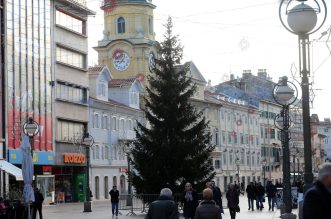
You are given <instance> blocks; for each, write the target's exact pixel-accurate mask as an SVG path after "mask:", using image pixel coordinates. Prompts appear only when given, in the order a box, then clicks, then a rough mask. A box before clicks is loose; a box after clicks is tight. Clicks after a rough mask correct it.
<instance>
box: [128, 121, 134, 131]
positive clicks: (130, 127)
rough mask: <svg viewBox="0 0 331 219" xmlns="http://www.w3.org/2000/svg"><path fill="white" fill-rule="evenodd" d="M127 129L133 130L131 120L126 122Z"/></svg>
mask: <svg viewBox="0 0 331 219" xmlns="http://www.w3.org/2000/svg"><path fill="white" fill-rule="evenodd" d="M127 128H128V129H129V130H133V123H132V120H131V119H129V120H128V121H127Z"/></svg>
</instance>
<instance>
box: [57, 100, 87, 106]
mask: <svg viewBox="0 0 331 219" xmlns="http://www.w3.org/2000/svg"><path fill="white" fill-rule="evenodd" d="M55 99H56V100H57V101H60V102H65V103H70V104H75V105H80V106H88V103H77V102H72V101H70V100H66V99H61V98H55ZM87 102H88V101H87Z"/></svg>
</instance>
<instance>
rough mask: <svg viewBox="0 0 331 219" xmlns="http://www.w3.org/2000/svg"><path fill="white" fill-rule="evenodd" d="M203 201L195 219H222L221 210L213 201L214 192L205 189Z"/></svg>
mask: <svg viewBox="0 0 331 219" xmlns="http://www.w3.org/2000/svg"><path fill="white" fill-rule="evenodd" d="M202 198H203V201H202V202H200V205H199V206H198V208H197V210H196V211H195V217H194V219H222V215H221V212H220V208H219V206H218V205H216V203H215V201H214V200H213V190H211V189H210V188H207V189H204V190H203V192H202Z"/></svg>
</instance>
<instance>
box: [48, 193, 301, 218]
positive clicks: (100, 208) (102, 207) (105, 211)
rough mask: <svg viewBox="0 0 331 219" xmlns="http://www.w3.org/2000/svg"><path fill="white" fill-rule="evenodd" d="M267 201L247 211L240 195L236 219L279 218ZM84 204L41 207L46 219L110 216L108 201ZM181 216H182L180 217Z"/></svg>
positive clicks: (139, 213)
mask: <svg viewBox="0 0 331 219" xmlns="http://www.w3.org/2000/svg"><path fill="white" fill-rule="evenodd" d="M267 205H268V203H264V206H265V208H264V210H262V211H256V210H255V211H253V212H252V211H248V207H247V206H248V203H247V198H246V197H244V196H241V197H240V209H241V212H240V213H239V214H237V217H236V219H273V218H279V216H280V211H279V210H278V209H277V210H276V209H275V211H274V212H272V211H270V212H269V211H268V207H267ZM83 208H84V204H83V203H68V204H60V205H46V206H44V207H43V214H44V218H47V219H59V218H60V219H61V218H63V219H67V218H69V219H70V218H72V219H76V218H78V219H85V218H92V219H106V218H112V215H111V207H110V201H93V204H92V211H93V212H90V213H84V212H83ZM265 209H267V210H265ZM224 212H225V214H224V215H222V216H223V217H222V218H223V219H230V214H229V210H228V209H225V210H224ZM297 212H298V210H297V209H294V210H293V213H295V214H297ZM121 213H122V215H119V216H118V218H119V219H129V218H131V219H132V218H144V216H145V214H142V213H141V212H140V211H136V212H135V213H136V214H137V215H133V216H127V214H128V213H129V212H128V211H121ZM181 218H182V217H181Z"/></svg>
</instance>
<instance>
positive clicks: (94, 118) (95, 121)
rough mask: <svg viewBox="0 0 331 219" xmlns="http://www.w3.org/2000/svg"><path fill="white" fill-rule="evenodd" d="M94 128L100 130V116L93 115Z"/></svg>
mask: <svg viewBox="0 0 331 219" xmlns="http://www.w3.org/2000/svg"><path fill="white" fill-rule="evenodd" d="M93 128H100V121H99V114H98V113H94V114H93Z"/></svg>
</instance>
